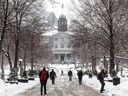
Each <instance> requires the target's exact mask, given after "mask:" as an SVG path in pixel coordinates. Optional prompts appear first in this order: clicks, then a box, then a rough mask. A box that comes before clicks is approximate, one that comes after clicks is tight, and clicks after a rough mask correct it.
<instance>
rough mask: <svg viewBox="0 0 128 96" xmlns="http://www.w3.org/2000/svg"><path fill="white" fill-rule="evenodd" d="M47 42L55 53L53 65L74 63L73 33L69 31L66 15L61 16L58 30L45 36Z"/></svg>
mask: <svg viewBox="0 0 128 96" xmlns="http://www.w3.org/2000/svg"><path fill="white" fill-rule="evenodd" d="M53 21H54V20H53ZM43 35H44V36H45V41H46V43H47V44H48V46H49V48H50V49H51V51H52V52H53V56H54V58H53V60H52V61H51V62H52V63H65V64H69V63H72V62H73V58H72V50H73V49H72V47H71V38H72V35H73V34H72V32H69V31H68V25H67V18H66V16H65V15H63V14H62V15H60V16H59V19H58V28H57V29H56V30H55V29H54V30H52V31H49V32H46V33H45V34H43Z"/></svg>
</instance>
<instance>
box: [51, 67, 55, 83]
mask: <svg viewBox="0 0 128 96" xmlns="http://www.w3.org/2000/svg"><path fill="white" fill-rule="evenodd" d="M55 78H56V73H55V71H54V70H53V69H52V71H51V72H50V79H51V80H52V85H54V84H55Z"/></svg>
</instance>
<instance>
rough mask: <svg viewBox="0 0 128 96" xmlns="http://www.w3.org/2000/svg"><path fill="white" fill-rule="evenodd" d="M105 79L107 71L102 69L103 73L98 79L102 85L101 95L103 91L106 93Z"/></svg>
mask: <svg viewBox="0 0 128 96" xmlns="http://www.w3.org/2000/svg"><path fill="white" fill-rule="evenodd" d="M104 77H105V70H104V69H102V70H101V72H100V73H99V74H98V75H97V79H98V80H99V81H100V83H101V89H100V93H103V91H105V89H104V86H105V82H104Z"/></svg>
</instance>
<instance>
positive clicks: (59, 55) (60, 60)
mask: <svg viewBox="0 0 128 96" xmlns="http://www.w3.org/2000/svg"><path fill="white" fill-rule="evenodd" d="M58 55H59V61H58V62H59V63H60V61H61V58H60V54H58Z"/></svg>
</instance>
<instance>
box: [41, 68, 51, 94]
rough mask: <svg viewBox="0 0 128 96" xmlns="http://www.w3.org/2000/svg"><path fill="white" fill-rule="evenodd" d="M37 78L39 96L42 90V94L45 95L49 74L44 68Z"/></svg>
mask: <svg viewBox="0 0 128 96" xmlns="http://www.w3.org/2000/svg"><path fill="white" fill-rule="evenodd" d="M39 78H40V84H41V88H40V91H41V95H43V89H44V94H47V92H46V84H47V80H48V78H49V73H48V71H46V69H45V67H43V69H42V71H40V72H39Z"/></svg>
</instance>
